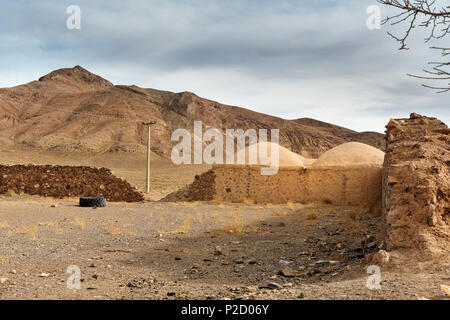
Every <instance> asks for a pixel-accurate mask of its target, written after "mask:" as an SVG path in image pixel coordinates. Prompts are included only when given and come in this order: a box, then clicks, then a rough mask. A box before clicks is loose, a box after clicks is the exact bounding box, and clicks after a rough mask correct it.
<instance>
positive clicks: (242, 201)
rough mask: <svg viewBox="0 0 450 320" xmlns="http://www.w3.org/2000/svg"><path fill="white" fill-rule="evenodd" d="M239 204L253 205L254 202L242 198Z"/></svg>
mask: <svg viewBox="0 0 450 320" xmlns="http://www.w3.org/2000/svg"><path fill="white" fill-rule="evenodd" d="M240 202H241V203H244V204H248V205H252V204H255V201H254V200H253V199H250V198H243V199H242V200H241V201H240Z"/></svg>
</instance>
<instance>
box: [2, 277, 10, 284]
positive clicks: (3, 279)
mask: <svg viewBox="0 0 450 320" xmlns="http://www.w3.org/2000/svg"><path fill="white" fill-rule="evenodd" d="M6 281H8V278H0V283H1V284H3V283H5V282H6Z"/></svg>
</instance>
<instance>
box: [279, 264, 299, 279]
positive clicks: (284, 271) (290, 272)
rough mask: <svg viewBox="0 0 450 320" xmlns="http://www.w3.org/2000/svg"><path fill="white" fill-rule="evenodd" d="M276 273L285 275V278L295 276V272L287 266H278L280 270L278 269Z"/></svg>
mask: <svg viewBox="0 0 450 320" xmlns="http://www.w3.org/2000/svg"><path fill="white" fill-rule="evenodd" d="M278 274H279V275H280V276H283V277H286V278H293V277H295V272H294V270H292V269H291V268H290V267H288V266H282V267H281V268H280V271H278Z"/></svg>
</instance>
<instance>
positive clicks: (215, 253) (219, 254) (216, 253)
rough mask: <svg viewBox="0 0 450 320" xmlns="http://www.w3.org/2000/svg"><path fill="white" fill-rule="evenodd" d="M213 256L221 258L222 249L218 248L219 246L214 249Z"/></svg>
mask: <svg viewBox="0 0 450 320" xmlns="http://www.w3.org/2000/svg"><path fill="white" fill-rule="evenodd" d="M214 255H215V256H221V255H223V252H222V248H221V247H219V246H217V247H216V249H215V250H214Z"/></svg>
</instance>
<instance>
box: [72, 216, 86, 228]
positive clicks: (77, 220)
mask: <svg viewBox="0 0 450 320" xmlns="http://www.w3.org/2000/svg"><path fill="white" fill-rule="evenodd" d="M73 225H74V226H78V227H80V229H81V230H84V229H85V228H86V220H84V219H83V218H78V217H76V218H75V219H74V222H73Z"/></svg>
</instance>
